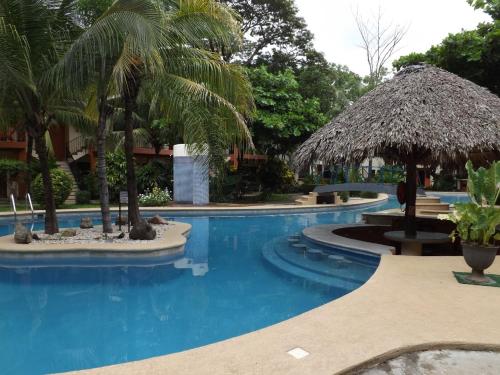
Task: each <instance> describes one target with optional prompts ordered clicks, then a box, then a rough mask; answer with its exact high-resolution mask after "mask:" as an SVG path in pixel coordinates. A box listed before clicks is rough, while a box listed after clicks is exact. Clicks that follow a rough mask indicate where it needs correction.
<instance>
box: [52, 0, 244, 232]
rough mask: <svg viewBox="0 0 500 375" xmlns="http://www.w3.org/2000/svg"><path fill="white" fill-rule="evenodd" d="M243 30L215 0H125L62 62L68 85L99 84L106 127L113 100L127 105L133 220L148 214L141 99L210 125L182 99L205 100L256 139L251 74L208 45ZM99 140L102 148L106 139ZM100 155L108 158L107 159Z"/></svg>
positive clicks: (226, 42)
mask: <svg viewBox="0 0 500 375" xmlns="http://www.w3.org/2000/svg"><path fill="white" fill-rule="evenodd" d="M235 35H238V24H237V22H236V21H235V19H234V17H233V13H232V12H231V11H230V10H228V9H227V8H225V7H223V6H221V5H220V4H218V3H217V2H215V1H212V0H192V1H189V2H186V1H169V2H156V1H152V0H151V1H150V0H135V1H133V2H130V1H129V0H117V1H115V2H114V3H113V4H112V5H111V6H110V8H108V9H107V10H106V11H105V12H104V13H103V14H102V15H101V16H100V17H99V18H98V19H97V21H96V22H95V23H94V24H93V25H92V26H91V27H89V28H88V29H87V30H86V31H85V32H84V33H83V34H82V36H81V37H80V38H79V39H78V40H77V41H75V43H74V44H73V45H72V47H71V49H70V50H69V52H68V53H67V54H66V56H65V58H64V60H63V61H62V62H61V64H60V66H61V68H60V71H61V72H62V74H61V76H63V77H66V82H67V83H68V84H69V83H71V84H72V85H73V86H78V87H81V88H84V87H88V86H91V87H92V88H93V89H94V91H95V92H96V93H97V94H96V97H97V100H96V102H97V107H98V112H99V115H100V121H99V124H100V125H99V129H101V128H102V129H104V127H102V126H101V124H103V123H105V122H106V118H107V117H108V115H109V103H108V102H109V99H110V98H113V101H117V100H118V101H119V102H120V105H121V106H122V109H121V110H122V111H123V125H124V133H125V141H124V150H125V158H126V166H127V168H126V170H127V190H128V205H129V207H128V208H129V218H130V220H131V222H132V224H136V223H137V222H138V221H139V220H140V213H139V207H138V201H137V182H136V175H135V166H134V154H133V147H134V128H137V127H138V126H139V125H140V124H139V122H138V118H139V115H140V114H139V105H140V104H141V103H150V104H151V110H157V109H160V110H162V111H166V110H167V109H169V110H170V111H172V112H175V111H178V113H177V117H179V118H182V119H183V120H184V121H188V120H189V121H191V122H190V123H189V125H193V124H195V125H199V124H200V123H201V122H205V123H204V124H203V126H206V125H207V124H206V123H208V124H210V123H211V122H210V121H209V120H208V121H206V120H207V119H209V117H208V118H207V117H205V118H203V116H201V117H200V116H199V115H200V112H197V111H190V109H189V108H187V107H185V104H184V103H183V102H182V99H183V98H186V97H187V98H189V99H190V100H191V102H198V103H204V104H205V107H206V110H207V111H208V110H209V109H210V112H208V113H219V112H220V113H222V112H223V114H224V121H223V122H225V123H227V124H229V123H230V125H231V127H232V130H231V132H232V133H234V135H235V136H234V137H232V140H233V141H238V142H239V141H241V140H242V139H243V140H244V141H247V142H249V143H251V141H249V135H248V130H247V128H246V126H245V124H244V121H243V117H242V114H241V113H240V112H239V109H241V106H240V104H241V103H243V102H245V103H246V104H247V105H248V104H250V103H251V100H249V95H248V92H249V89H247V88H246V80H245V77H244V76H243V75H242V73H241V70H239V69H238V68H237V67H235V66H232V65H231V64H227V63H225V62H224V61H222V59H221V58H220V56H219V55H218V54H216V53H211V52H208V51H206V50H205V48H207V42H209V43H210V44H213V45H215V46H225V45H230V44H231V43H233V42H234V40H235ZM96 87H97V89H96ZM152 93H153V94H152ZM153 107H154V108H153ZM179 113H180V114H179ZM195 117H196V118H195ZM101 120H102V121H101ZM238 137H239V139H238ZM202 138H203V137H200V136H198V137H195V139H202ZM220 138H222V139H225V138H223V137H220ZM199 146H200V147H202V146H203V145H199ZM98 147H99V148H101V149H102V147H101V146H99V142H98ZM102 154H103V153H99V152H98V156H102ZM98 159H99V160H102V163H105V160H104V158H101V157H98ZM102 163H100V162H99V161H98V169H100V170H105V167H103V165H104V164H102ZM101 181H103V179H101ZM101 204H102V202H101ZM101 209H102V208H101Z"/></svg>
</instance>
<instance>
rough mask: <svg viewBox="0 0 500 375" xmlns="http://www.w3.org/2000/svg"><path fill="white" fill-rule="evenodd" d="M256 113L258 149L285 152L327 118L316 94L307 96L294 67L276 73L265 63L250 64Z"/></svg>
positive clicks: (254, 136) (271, 152) (254, 122)
mask: <svg viewBox="0 0 500 375" xmlns="http://www.w3.org/2000/svg"><path fill="white" fill-rule="evenodd" d="M248 74H249V77H250V80H251V82H252V85H253V88H254V96H255V102H256V106H257V113H256V116H255V119H254V121H253V123H252V124H251V130H252V135H253V139H254V142H255V145H256V147H257V149H258V150H259V151H261V152H264V153H266V154H271V155H273V154H274V155H276V154H286V153H289V152H291V151H293V149H294V148H295V147H296V146H297V145H298V144H300V143H301V142H303V141H304V140H305V139H306V138H307V137H308V136H309V135H310V134H312V133H313V132H314V131H315V130H316V129H318V128H319V127H321V126H323V125H324V124H325V123H326V122H327V120H328V119H327V117H326V116H325V115H323V114H322V113H321V110H320V102H319V100H318V99H317V98H312V99H304V98H303V97H302V95H301V94H300V93H299V83H298V82H297V79H296V78H295V75H294V73H293V71H292V70H291V69H288V70H285V71H284V72H282V73H276V74H273V73H271V72H269V71H268V70H267V68H266V67H265V66H261V67H259V68H249V69H248Z"/></svg>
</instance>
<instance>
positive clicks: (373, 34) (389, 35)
mask: <svg viewBox="0 0 500 375" xmlns="http://www.w3.org/2000/svg"><path fill="white" fill-rule="evenodd" d="M355 20H356V25H357V27H358V31H359V35H360V36H361V46H360V47H361V48H362V49H363V50H364V51H365V54H366V61H367V63H368V68H369V70H370V73H369V76H368V86H369V87H372V88H373V87H375V86H376V85H378V84H379V83H380V82H382V79H383V78H384V76H385V75H386V74H387V68H386V67H385V65H386V64H387V62H388V61H389V59H390V58H391V57H392V56H393V55H394V53H395V52H396V51H397V47H398V45H399V44H400V43H401V41H402V40H403V38H404V36H405V35H406V32H407V28H406V27H404V26H400V25H393V24H392V23H390V24H388V25H386V24H384V20H383V14H382V9H381V8H380V7H379V9H378V13H377V14H376V15H375V17H373V18H372V19H365V18H364V17H363V16H362V15H361V14H359V12H357V13H356V15H355Z"/></svg>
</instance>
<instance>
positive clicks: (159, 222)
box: [148, 215, 168, 225]
mask: <svg viewBox="0 0 500 375" xmlns="http://www.w3.org/2000/svg"><path fill="white" fill-rule="evenodd" d="M148 223H149V224H156V225H167V224H168V221H167V220H165V219H164V218H162V217H161V216H160V215H155V216H153V217H151V218H149V219H148Z"/></svg>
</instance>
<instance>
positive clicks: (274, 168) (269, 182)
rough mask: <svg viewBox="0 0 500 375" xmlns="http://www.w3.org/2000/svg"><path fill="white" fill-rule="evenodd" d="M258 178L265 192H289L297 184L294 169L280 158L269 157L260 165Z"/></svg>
mask: <svg viewBox="0 0 500 375" xmlns="http://www.w3.org/2000/svg"><path fill="white" fill-rule="evenodd" d="M257 180H258V181H259V183H260V184H261V185H262V189H263V190H264V192H265V193H288V192H289V191H290V190H292V189H293V187H294V185H295V176H294V173H293V171H292V170H291V169H290V168H289V167H288V166H287V165H286V164H285V162H283V161H282V160H280V159H278V158H269V159H268V160H267V161H266V162H265V163H263V164H261V165H260V166H259V168H258V170H257Z"/></svg>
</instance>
